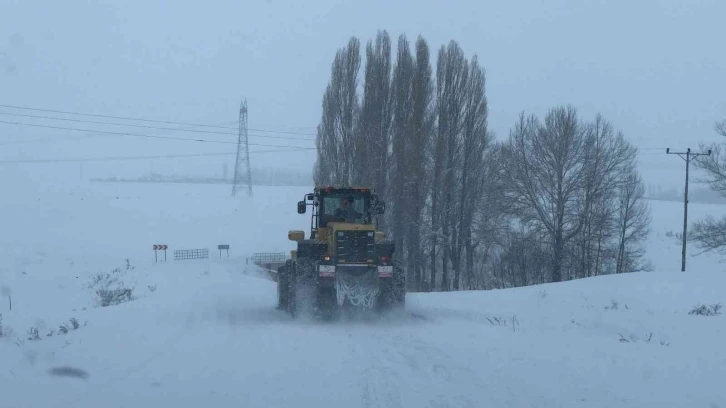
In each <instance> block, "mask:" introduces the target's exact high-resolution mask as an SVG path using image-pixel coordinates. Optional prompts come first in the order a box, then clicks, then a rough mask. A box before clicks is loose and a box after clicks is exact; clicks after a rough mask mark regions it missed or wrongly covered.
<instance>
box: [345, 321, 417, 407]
mask: <svg viewBox="0 0 726 408" xmlns="http://www.w3.org/2000/svg"><path fill="white" fill-rule="evenodd" d="M361 334H362V335H363V336H364V337H363V338H364V341H357V340H359V339H361ZM368 334H369V333H349V336H350V337H351V339H352V341H353V353H354V355H355V356H356V359H357V360H359V361H360V367H361V369H360V370H361V372H360V378H359V385H360V389H361V402H362V403H363V406H364V407H365V408H398V407H401V408H403V406H404V405H403V404H402V402H401V395H400V392H399V390H398V387H397V385H398V381H400V377H398V376H397V375H396V374H397V373H396V372H394V370H393V369H392V368H391V367H390V365H388V363H387V362H386V361H384V360H383V359H382V355H381V353H380V351H379V350H378V342H377V341H372V340H373V339H370V338H368V339H366V338H365V337H367V336H368Z"/></svg>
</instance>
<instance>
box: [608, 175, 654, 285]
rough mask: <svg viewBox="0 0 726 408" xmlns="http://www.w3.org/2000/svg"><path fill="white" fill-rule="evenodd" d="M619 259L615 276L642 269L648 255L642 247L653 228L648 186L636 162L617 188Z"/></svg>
mask: <svg viewBox="0 0 726 408" xmlns="http://www.w3.org/2000/svg"><path fill="white" fill-rule="evenodd" d="M618 201H619V202H618V207H617V208H618V257H617V263H616V270H615V273H623V272H632V271H635V270H638V269H640V268H641V267H642V265H641V262H640V261H641V259H642V257H643V255H644V254H645V251H644V250H643V248H642V246H641V244H642V241H643V240H644V239H645V238H646V237H647V235H648V232H649V225H650V208H649V206H648V203H647V202H646V201H645V186H644V185H643V182H642V180H641V179H640V176H639V175H638V172H637V170H636V169H635V161H633V164H632V165H631V167H630V169H628V171H627V173H626V174H625V177H624V180H623V182H622V183H620V186H619V189H618Z"/></svg>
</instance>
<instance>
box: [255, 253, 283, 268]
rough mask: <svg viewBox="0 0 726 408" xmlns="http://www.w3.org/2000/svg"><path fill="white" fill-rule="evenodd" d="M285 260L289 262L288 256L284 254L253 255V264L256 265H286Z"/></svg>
mask: <svg viewBox="0 0 726 408" xmlns="http://www.w3.org/2000/svg"><path fill="white" fill-rule="evenodd" d="M285 260H287V254H285V253H284V252H258V253H254V254H252V262H254V263H255V264H256V265H262V264H270V263H284V262H285Z"/></svg>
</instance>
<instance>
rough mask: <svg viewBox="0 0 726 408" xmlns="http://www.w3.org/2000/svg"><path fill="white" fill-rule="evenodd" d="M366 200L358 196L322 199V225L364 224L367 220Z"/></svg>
mask: <svg viewBox="0 0 726 408" xmlns="http://www.w3.org/2000/svg"><path fill="white" fill-rule="evenodd" d="M366 201H367V200H366V199H365V197H360V196H352V197H351V196H347V195H330V196H327V197H325V198H324V199H323V214H322V215H323V217H322V220H321V221H322V222H321V223H322V224H323V225H326V224H327V223H329V222H352V223H356V224H365V223H366V222H367V220H368V212H367V211H366Z"/></svg>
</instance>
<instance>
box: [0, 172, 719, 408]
mask: <svg viewBox="0 0 726 408" xmlns="http://www.w3.org/2000/svg"><path fill="white" fill-rule="evenodd" d="M11 186H12V188H11V189H10V190H11V191H10V192H9V193H8V189H7V188H5V189H4V190H5V192H6V194H3V197H2V199H0V226H1V227H2V229H1V230H0V231H1V232H0V313H2V319H3V321H2V326H3V332H4V333H3V334H4V335H3V336H2V338H0V407H2V408H5V407H7V408H14V407H28V408H35V407H89V408H90V407H134V408H142V407H154V408H161V407H175V408H186V407H190V408H191V407H193V408H198V407H200V406H206V407H215V408H221V407H301V408H302V407H316V408H317V407H336V408H339V407H346V408H348V407H351V408H354V407H414V408H423V407H659V408H661V407H704V408H706V407H707V408H715V407H722V408H726V391H725V389H724V388H722V386H723V381H724V379H725V378H726V348H724V345H723V342H724V339H725V338H726V320H724V319H726V317H725V316H724V315H720V316H710V317H707V316H694V315H689V314H688V312H689V311H690V310H691V309H692V308H693V307H694V306H696V305H697V304H707V305H710V304H714V303H719V302H720V303H724V304H726V272H725V271H724V269H725V268H726V265H723V264H721V263H720V259H719V257H716V256H710V255H709V256H707V255H699V256H695V257H692V256H689V260H688V270H687V272H686V273H681V272H680V244H679V242H678V240H677V239H676V238H675V237H672V236H670V237H669V235H671V233H674V232H679V231H681V229H682V204H681V203H677V202H661V201H654V202H652V208H653V223H652V228H653V232H652V234H651V237H650V241H649V243H648V256H649V258H650V259H651V261H652V262H653V264H654V265H655V271H654V272H653V273H640V274H626V275H621V276H603V277H598V278H592V279H585V280H578V281H572V282H565V283H560V284H547V285H540V286H533V287H526V288H518V289H509V290H498V291H486V292H467V293H435V294H412V295H409V296H408V305H407V311H406V313H405V314H402V315H399V316H391V317H389V318H387V319H384V320H379V321H374V322H338V323H334V324H331V323H316V322H313V321H308V320H305V319H303V320H299V321H292V320H290V319H289V317H288V316H286V315H285V314H284V313H283V312H279V311H277V310H275V303H276V291H275V284H274V283H273V282H271V281H268V280H266V279H264V277H261V276H260V275H259V274H258V273H257V271H256V270H255V269H254V268H253V266H252V265H248V264H247V263H246V259H247V258H248V257H249V256H250V255H251V254H252V253H253V252H282V251H288V250H290V249H292V248H293V246H292V243H291V242H289V241H287V231H288V229H304V230H307V229H308V228H309V214H308V215H305V216H301V215H298V214H297V213H296V211H295V209H296V202H297V201H298V200H300V199H301V198H302V196H303V194H304V193H306V192H308V189H306V188H300V187H291V188H284V187H267V188H263V187H259V188H256V189H255V195H254V197H253V198H249V197H246V196H240V197H236V198H233V197H230V194H229V193H230V192H229V188H228V187H226V186H217V185H213V186H205V185H181V184H168V185H166V184H133V183H129V184H126V183H118V184H116V183H109V184H103V183H85V184H78V185H74V186H68V185H62V184H52V183H45V184H33V185H30V184H25V186H24V187H23V189H18V188H17V187H15V186H14V185H11ZM707 213H711V214H714V215H721V214H726V207H725V206H716V205H698V204H692V205H691V206H690V213H689V219H691V220H695V219H697V218H698V217H699V216H702V215H704V214H707ZM153 244H166V245H169V247H170V251H169V252H168V261H167V262H160V263H155V262H154V253H153V251H152V245H153ZM218 244H229V245H230V246H231V249H230V257H229V258H227V257H226V255H223V257H221V258H220V257H219V253H218V252H217V250H216V248H217V245H218ZM197 248H208V249H209V250H210V255H211V258H210V259H207V260H192V261H174V260H173V259H172V258H173V256H172V250H173V249H197ZM695 253H696V250H695V248H694V247H692V246H691V247H689V255H694V254H695ZM126 260H128V263H127V261H126ZM99 275H101V277H100V278H99ZM94 279H95V284H93V283H94ZM114 279H115V280H116V281H117V282H123V285H124V286H125V287H133V288H134V291H133V296H134V297H135V300H133V301H131V302H127V303H123V304H120V305H116V306H110V307H98V305H97V299H96V295H95V290H96V289H98V288H99V287H100V286H99V285H103V283H104V282H108V281H109V280H114ZM8 295H9V296H8ZM10 300H12V310H10ZM71 319H75V321H77V326H78V327H77V328H74V324H73V322H72V321H71ZM61 326H64V327H66V328H67V331H68V332H67V333H63V332H62V331H63V329H61ZM31 328H37V329H38V337H39V339H32V338H33V337H35V336H34V334H33V333H32V332H30V333H29V332H28V331H29V329H31ZM51 334H52V335H51Z"/></svg>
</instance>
